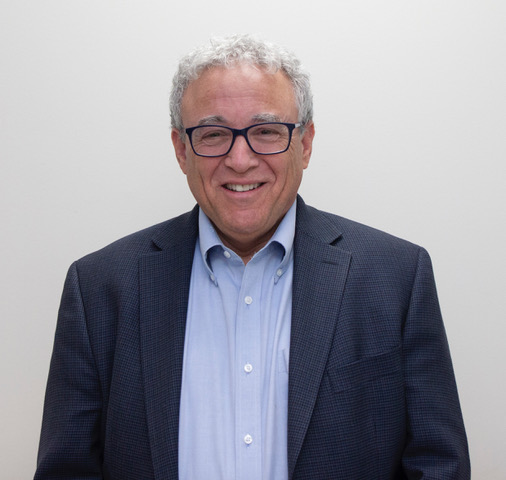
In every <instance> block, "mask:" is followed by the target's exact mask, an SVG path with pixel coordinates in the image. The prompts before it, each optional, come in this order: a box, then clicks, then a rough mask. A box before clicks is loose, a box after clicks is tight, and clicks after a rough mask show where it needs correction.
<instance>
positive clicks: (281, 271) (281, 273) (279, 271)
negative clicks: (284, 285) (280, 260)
mask: <svg viewBox="0 0 506 480" xmlns="http://www.w3.org/2000/svg"><path fill="white" fill-rule="evenodd" d="M276 275H277V276H278V277H281V275H283V270H281V268H280V269H278V271H277V272H276Z"/></svg>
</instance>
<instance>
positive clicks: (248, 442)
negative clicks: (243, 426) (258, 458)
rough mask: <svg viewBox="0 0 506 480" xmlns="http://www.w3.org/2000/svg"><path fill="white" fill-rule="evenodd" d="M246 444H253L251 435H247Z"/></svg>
mask: <svg viewBox="0 0 506 480" xmlns="http://www.w3.org/2000/svg"><path fill="white" fill-rule="evenodd" d="M244 443H245V444H246V445H251V444H252V443H253V437H252V436H251V435H246V436H245V437H244Z"/></svg>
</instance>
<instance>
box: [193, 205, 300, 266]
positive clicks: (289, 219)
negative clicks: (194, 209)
mask: <svg viewBox="0 0 506 480" xmlns="http://www.w3.org/2000/svg"><path fill="white" fill-rule="evenodd" d="M296 207H297V200H295V201H294V202H293V204H292V206H291V207H290V209H289V210H288V212H286V214H285V216H284V217H283V220H281V223H280V224H279V226H278V228H277V229H276V231H275V232H274V235H273V236H272V237H271V239H270V240H269V241H268V242H267V244H266V245H265V246H264V247H263V248H262V250H263V249H265V248H267V247H268V246H269V245H270V244H271V243H272V242H277V243H278V244H279V245H281V246H282V247H283V249H284V251H285V254H284V255H283V259H282V261H281V264H280V268H283V267H284V266H285V265H286V264H287V263H288V262H289V260H290V257H291V253H292V249H293V239H294V237H295V212H296V210H297V208H296ZM214 247H221V248H222V249H223V250H230V249H228V248H227V247H225V246H224V245H223V242H222V241H221V240H220V237H219V236H218V234H217V233H216V230H215V229H214V226H213V224H212V223H211V221H210V220H209V218H208V217H207V215H206V214H205V213H204V212H203V211H202V209H201V208H199V248H200V253H201V255H202V259H203V260H204V264H205V266H206V268H207V270H208V271H209V273H210V274H211V273H212V270H211V267H210V265H209V261H208V255H209V251H210V250H211V249H212V248H214ZM260 251H261V250H260ZM257 253H258V252H257ZM255 255H256V254H255Z"/></svg>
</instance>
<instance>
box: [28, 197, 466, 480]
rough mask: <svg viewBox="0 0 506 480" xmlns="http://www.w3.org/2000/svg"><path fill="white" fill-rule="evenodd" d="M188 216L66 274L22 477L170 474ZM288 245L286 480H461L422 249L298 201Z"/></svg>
mask: <svg viewBox="0 0 506 480" xmlns="http://www.w3.org/2000/svg"><path fill="white" fill-rule="evenodd" d="M197 218H198V210H197V208H195V209H194V210H193V211H192V212H189V213H187V214H184V215H182V216H180V217H177V218H174V219H172V220H169V221H167V222H164V223H162V224H159V225H156V226H154V227H151V228H149V229H147V230H143V231H141V232H138V233H136V234H133V235H130V236H128V237H126V238H124V239H122V240H119V241H117V242H115V243H113V244H111V245H109V246H108V247H106V248H104V249H102V250H100V251H98V252H95V253H93V254H91V255H88V256H86V257H84V258H82V259H81V260H79V261H77V262H76V263H74V264H73V265H72V266H71V267H70V270H69V272H68V276H67V279H66V282H65V287H64V291H63V296H62V301H61V306H60V311H59V316H58V324H57V329H56V335H55V344H54V351H53V356H52V360H51V367H50V373H49V380H48V386H47V392H46V401H45V406H44V418H43V426H42V434H41V441H40V448H39V455H38V467H37V472H36V474H35V479H36V480H41V479H68V480H71V479H76V480H77V479H84V478H86V479H93V480H98V479H108V480H112V479H114V480H141V479H142V480H148V479H157V480H169V479H177V478H178V425H179V399H180V392H181V378H182V367H183V347H184V334H185V322H186V312H187V305H188V293H189V284H190V274H191V266H192V261H193V252H194V248H195V242H196V239H197V235H198V220H197ZM294 242H295V243H294V255H295V256H294V280H293V302H292V331H291V345H290V365H289V393H288V452H287V455H288V467H289V477H290V478H291V479H298V480H302V479H307V480H317V479H342V480H389V479H392V480H393V479H413V480H414V479H423V480H429V479H434V480H436V479H437V480H441V479H445V480H446V479H452V480H456V479H462V480H464V479H468V478H470V473H469V459H468V450H467V441H466V435H465V431H464V426H463V421H462V416H461V411H460V406H459V401H458V396H457V390H456V386H455V380H454V375H453V370H452V365H451V360H450V354H449V350H448V344H447V341H446V336H445V332H444V327H443V323H442V319H441V314H440V310H439V305H438V300H437V294H436V289H435V283H434V278H433V274H432V267H431V263H430V259H429V256H428V255H427V253H426V252H425V250H423V249H422V248H420V247H418V246H416V245H413V244H411V243H408V242H406V241H403V240H400V239H397V238H395V237H392V236H390V235H387V234H385V233H382V232H379V231H377V230H374V229H371V228H369V227H365V226H363V225H360V224H357V223H354V222H351V221H349V220H346V219H343V218H341V217H338V216H335V215H331V214H328V213H324V212H321V211H318V210H316V209H313V208H311V207H309V206H306V205H305V204H304V202H303V201H302V199H301V198H300V197H299V198H298V202H297V220H296V234H295V240H294ZM273 480H275V479H273Z"/></svg>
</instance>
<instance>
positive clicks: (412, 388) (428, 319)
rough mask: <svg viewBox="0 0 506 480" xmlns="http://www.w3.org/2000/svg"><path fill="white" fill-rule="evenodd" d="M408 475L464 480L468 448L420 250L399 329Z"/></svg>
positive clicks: (431, 284)
mask: <svg viewBox="0 0 506 480" xmlns="http://www.w3.org/2000/svg"><path fill="white" fill-rule="evenodd" d="M403 360H404V381H405V393H406V406H407V412H408V418H407V425H408V432H407V434H408V437H407V443H406V446H405V449H404V452H403V457H402V464H403V468H404V471H405V474H406V476H407V478H408V479H421V478H423V479H424V480H429V479H434V480H436V479H443V478H444V479H445V480H466V479H469V478H470V464H469V453H468V447H467V439H466V434H465V430H464V424H463V419H462V414H461V410H460V404H459V399H458V394H457V387H456V384H455V377H454V373H453V367H452V363H451V358H450V352H449V347H448V343H447V339H446V333H445V330H444V326H443V321H442V318H441V312H440V308H439V302H438V298H437V293H436V286H435V282H434V276H433V272H432V265H431V261H430V258H429V255H428V254H427V252H426V251H425V250H423V249H421V250H420V254H419V258H418V266H417V271H416V276H415V280H414V284H413V289H412V292H411V299H410V305H409V310H408V314H407V318H406V322H405V324H404V331H403Z"/></svg>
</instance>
